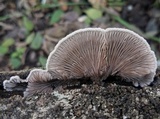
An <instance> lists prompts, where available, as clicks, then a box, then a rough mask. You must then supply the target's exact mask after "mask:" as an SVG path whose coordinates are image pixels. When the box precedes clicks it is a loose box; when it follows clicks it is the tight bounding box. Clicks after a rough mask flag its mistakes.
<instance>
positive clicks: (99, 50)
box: [9, 28, 157, 96]
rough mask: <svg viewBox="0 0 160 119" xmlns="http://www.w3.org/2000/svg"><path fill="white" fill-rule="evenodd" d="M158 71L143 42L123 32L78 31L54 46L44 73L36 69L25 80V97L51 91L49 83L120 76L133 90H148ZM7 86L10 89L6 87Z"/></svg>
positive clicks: (88, 29)
mask: <svg viewBox="0 0 160 119" xmlns="http://www.w3.org/2000/svg"><path fill="white" fill-rule="evenodd" d="M156 68H157V61H156V57H155V54H154V52H153V51H152V50H151V48H150V46H149V44H148V43H147V42H146V40H145V39H144V38H142V37H141V36H139V35H138V34H136V33H134V32H133V31H130V30H127V29H122V28H107V29H105V30H104V29H100V28H86V29H80V30H77V31H75V32H73V33H71V34H69V35H68V36H66V37H65V38H63V39H62V40H60V41H59V43H58V44H57V45H56V47H55V48H54V50H53V51H52V52H51V53H50V55H49V57H48V60H47V64H46V70H40V69H35V70H33V71H31V72H30V74H29V76H28V77H27V80H28V87H27V89H26V91H25V92H24V95H25V96H28V95H31V94H34V93H36V92H48V91H51V90H52V87H51V83H50V81H53V80H55V79H56V80H70V79H81V78H91V79H92V80H93V81H97V82H99V81H102V80H103V79H107V77H108V76H109V75H112V76H121V77H122V78H123V79H124V80H126V81H127V82H132V83H133V85H134V86H141V87H144V86H147V85H149V84H150V83H151V82H152V81H153V79H154V75H155V72H156ZM9 86H10V85H9Z"/></svg>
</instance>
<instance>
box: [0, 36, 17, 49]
mask: <svg viewBox="0 0 160 119" xmlns="http://www.w3.org/2000/svg"><path fill="white" fill-rule="evenodd" d="M14 42H15V41H14V39H13V38H7V39H4V41H3V43H2V46H3V47H10V46H11V45H13V44H14Z"/></svg>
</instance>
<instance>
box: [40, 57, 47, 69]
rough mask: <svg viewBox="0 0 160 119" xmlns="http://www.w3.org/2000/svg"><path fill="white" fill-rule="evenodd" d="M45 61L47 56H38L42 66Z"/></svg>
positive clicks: (44, 64)
mask: <svg viewBox="0 0 160 119" xmlns="http://www.w3.org/2000/svg"><path fill="white" fill-rule="evenodd" d="M46 62H47V58H46V57H43V56H40V57H39V63H40V64H41V66H42V67H45V66H46Z"/></svg>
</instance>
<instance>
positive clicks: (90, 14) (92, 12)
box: [85, 8, 102, 20]
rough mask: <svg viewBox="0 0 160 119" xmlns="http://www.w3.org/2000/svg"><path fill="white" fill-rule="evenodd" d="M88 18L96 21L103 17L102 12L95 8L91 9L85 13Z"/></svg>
mask: <svg viewBox="0 0 160 119" xmlns="http://www.w3.org/2000/svg"><path fill="white" fill-rule="evenodd" d="M85 13H86V14H87V16H88V17H89V18H91V19H92V20H96V19H99V18H101V17H102V11H101V10H98V9H94V8H89V9H87V10H86V11H85Z"/></svg>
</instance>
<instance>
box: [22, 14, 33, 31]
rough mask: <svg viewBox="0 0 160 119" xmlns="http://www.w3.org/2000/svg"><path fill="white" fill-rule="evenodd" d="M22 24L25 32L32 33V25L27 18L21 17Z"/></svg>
mask: <svg viewBox="0 0 160 119" xmlns="http://www.w3.org/2000/svg"><path fill="white" fill-rule="evenodd" d="M23 24H24V27H25V28H26V29H27V31H32V30H33V28H34V24H33V23H32V21H30V20H29V19H28V18H27V17H23Z"/></svg>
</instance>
